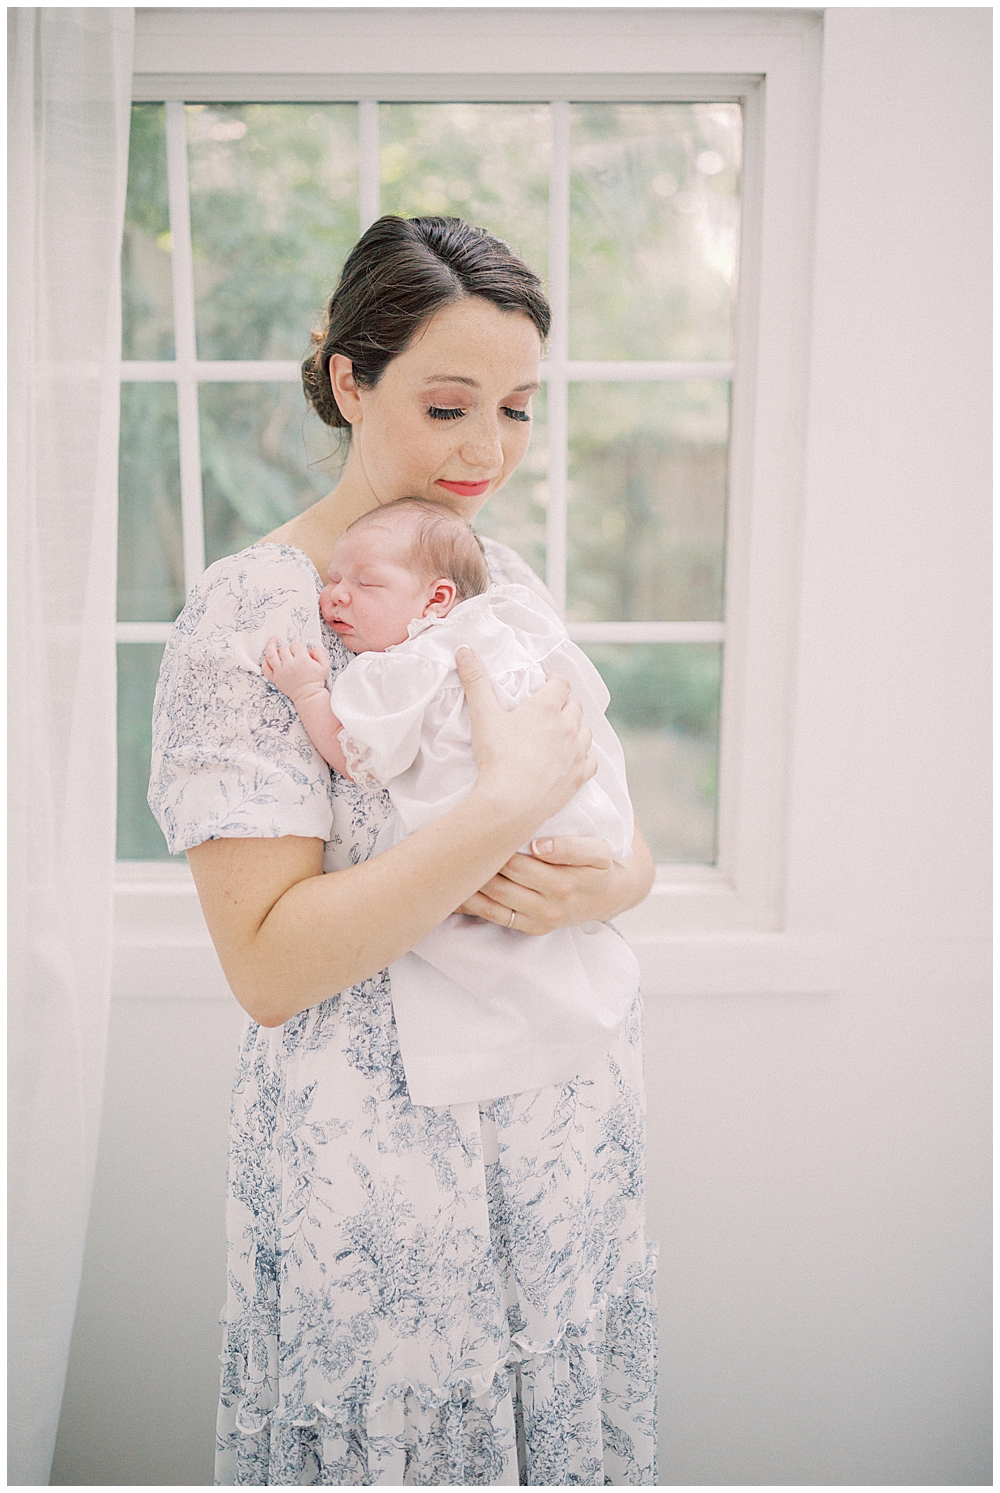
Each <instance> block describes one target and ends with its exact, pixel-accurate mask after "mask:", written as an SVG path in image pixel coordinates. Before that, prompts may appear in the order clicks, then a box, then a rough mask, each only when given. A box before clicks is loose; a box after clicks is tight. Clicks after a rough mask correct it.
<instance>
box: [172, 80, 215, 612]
mask: <svg viewBox="0 0 1000 1493" xmlns="http://www.w3.org/2000/svg"><path fill="white" fill-rule="evenodd" d="M166 135H167V199H168V203H169V209H170V250H171V252H170V260H171V276H172V281H173V297H174V349H175V354H176V370H175V371H176V378H177V436H178V444H179V449H180V477H181V533H182V536H183V547H184V589H185V592H190V590H191V587H192V586H193V585H194V584H195V583H196V582H197V581H198V580H199V579H200V577H201V575H202V573H203V572H204V569H205V521H204V514H203V510H202V491H201V439H200V432H199V428H198V382H197V378H198V372H197V357H198V353H197V343H196V337H195V319H194V260H193V256H192V252H191V206H190V197H189V185H188V159H187V130H186V125H185V116H184V104H183V103H181V102H179V101H176V100H171V101H170V102H168V103H167V105H166Z"/></svg>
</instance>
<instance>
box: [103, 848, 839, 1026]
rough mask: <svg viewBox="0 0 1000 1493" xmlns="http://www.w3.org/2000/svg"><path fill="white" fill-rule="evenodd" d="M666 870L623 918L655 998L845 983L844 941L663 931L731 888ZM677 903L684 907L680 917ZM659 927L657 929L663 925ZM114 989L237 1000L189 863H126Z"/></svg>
mask: <svg viewBox="0 0 1000 1493" xmlns="http://www.w3.org/2000/svg"><path fill="white" fill-rule="evenodd" d="M684 869H685V871H690V872H691V873H692V874H691V877H690V879H689V880H687V881H686V882H679V881H678V880H677V879H676V878H677V875H678V871H679V870H680V868H666V869H664V870H662V871H661V873H660V880H659V881H658V883H657V886H656V887H654V890H653V892H652V894H651V895H650V897H649V898H647V900H646V902H645V903H643V904H642V906H641V907H638V908H635V909H634V910H633V911H632V912H630V913H627V914H626V915H625V916H624V917H623V918H621V919H619V920H618V921H619V925H620V927H621V929H622V932H623V933H625V935H626V936H627V938H628V940H629V943H630V944H631V946H632V948H633V949H634V950H635V953H636V956H637V958H638V960H639V967H640V969H641V971H642V982H643V989H644V991H645V993H646V995H647V996H648V997H651V998H653V999H658V998H660V997H664V996H671V995H695V996H697V995H706V996H709V995H816V994H823V993H830V992H833V991H835V990H836V989H837V988H838V987H839V984H840V978H839V971H838V963H839V961H838V955H837V948H836V945H835V944H834V943H833V942H832V941H831V940H828V939H822V938H816V937H806V936H800V935H796V934H790V933H783V932H774V931H771V932H767V931H765V932H760V931H754V930H751V929H739V928H737V929H732V928H730V929H725V928H720V927H714V928H712V927H701V928H697V929H691V928H686V927H684V926H678V927H677V928H676V930H674V929H670V930H667V929H665V928H664V927H663V917H664V912H665V911H666V912H668V913H669V912H674V913H677V921H678V923H681V922H682V912H683V910H684V909H685V908H688V909H689V908H690V907H691V906H694V905H696V904H698V903H699V902H703V903H704V902H706V901H710V899H712V898H716V899H717V901H718V904H719V906H720V908H721V907H722V906H724V905H725V903H726V902H727V900H728V898H730V897H731V896H733V895H734V894H733V893H732V889H731V888H729V887H727V886H726V885H725V883H723V882H721V880H719V879H717V877H716V873H714V872H711V871H710V870H709V869H708V868H690V867H689V868H684ZM678 909H681V910H682V912H681V913H678ZM658 925H659V926H658ZM112 994H113V997H114V998H115V999H117V1000H220V999H223V1000H229V999H231V998H232V997H231V996H230V993H229V988H228V986H227V985H226V981H225V977H224V975H223V973H222V969H221V967H220V965H219V961H218V959H217V957H216V954H215V950H214V949H213V947H212V942H211V939H210V938H209V936H208V930H207V928H206V927H205V922H204V919H203V918H202V915H201V909H200V907H199V905H198V898H197V894H196V892H195V889H194V882H193V880H192V878H191V873H190V871H189V870H188V868H187V867H186V866H185V865H175V864H169V863H164V864H157V863H138V862H133V863H128V862H124V863H121V864H119V867H118V881H117V886H116V891H115V956H114V975H113V982H112Z"/></svg>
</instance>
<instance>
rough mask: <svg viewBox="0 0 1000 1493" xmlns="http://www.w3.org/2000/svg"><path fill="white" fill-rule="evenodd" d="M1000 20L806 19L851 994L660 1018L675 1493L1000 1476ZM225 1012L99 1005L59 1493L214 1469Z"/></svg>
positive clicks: (817, 658)
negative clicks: (819, 69) (814, 120)
mask: <svg viewBox="0 0 1000 1493" xmlns="http://www.w3.org/2000/svg"><path fill="white" fill-rule="evenodd" d="M989 28H990V12H989V11H988V10H986V9H978V10H959V9H948V10H944V9H920V10H906V9H898V10H887V9H868V10H860V9H859V10H852V9H833V10H829V11H827V12H826V29H825V41H824V60H823V113H822V129H821V141H820V165H819V190H818V218H817V226H816V281H815V295H814V307H813V338H812V358H811V385H810V419H809V431H808V468H807V478H806V484H805V492H804V503H803V512H802V533H801V551H802V586H801V616H800V629H799V633H800V651H799V667H798V681H797V697H796V712H795V734H794V742H795V748H794V755H793V770H792V775H791V780H790V782H789V795H790V804H791V831H790V838H789V845H788V886H789V899H788V909H787V912H788V926H789V928H790V929H792V930H800V931H803V932H808V933H816V934H824V933H826V934H830V935H833V936H839V937H840V938H841V940H842V947H843V959H842V967H841V980H840V984H839V987H838V989H837V990H836V991H835V992H834V993H831V994H830V995H811V996H789V995H783V996H774V997H761V996H758V997H750V996H729V997H724V998H723V997H719V998H712V997H708V996H699V997H691V998H680V997H659V998H657V999H655V1000H654V1001H651V1002H650V1009H649V1011H648V1023H649V1044H648V1060H647V1072H648V1078H649V1099H650V1103H649V1129H650V1169H649V1177H650V1223H651V1231H652V1233H653V1234H654V1235H656V1236H658V1237H659V1239H660V1244H661V1256H660V1258H661V1276H660V1285H659V1295H660V1305H661V1312H662V1318H663V1333H662V1344H663V1352H662V1394H661V1481H662V1482H664V1483H667V1484H723V1485H724V1484H742V1483H762V1484H787V1483H802V1484H813V1483H823V1484H852V1483H865V1484H918V1485H919V1484H952V1485H954V1484H976V1483H988V1482H989V1481H990V1470H989V1461H988V1443H987V1437H988V1424H989V1419H988V1417H989V1400H988V1394H989V1390H988V1364H989V1357H988V1355H989V1336H988V1319H987V1315H986V1313H987V1309H988V1308H987V1291H988V1278H989V1277H988V1271H989V1234H988V1228H989V1211H988V1208H989V1203H988V1178H989V1170H988V1144H989V1141H988V1135H989V1131H988V1125H989V1110H988V1073H987V1065H988V1061H989V1057H988V1054H989V1031H988V1019H989V1018H988V1004H987V1001H988V993H989V987H988V944H987V938H988V926H987V921H986V919H987V887H988V862H987V826H988V803H989V782H988V770H989V769H988V757H987V745H988V741H987V733H988V727H987V718H986V701H987V698H988V677H987V666H988V658H987V641H986V623H987V618H988V607H989V593H988V553H989V544H988V525H989V513H990V508H989V503H990V483H989V479H990V470H989V457H988V439H987V432H988V428H989V420H990V408H991V407H990V398H989V378H990V365H989V348H988V332H987V327H988V307H989V295H990V268H991V265H990V255H989V246H988V232H989V229H988V202H989V197H988V193H989V181H990V172H989V107H990V84H989V76H988V69H989V59H990V34H989ZM237 1024H238V1013H237V1012H236V1010H235V1007H234V1006H230V1005H228V1004H227V1003H226V1002H225V1001H218V1000H203V1001H196V1000H181V1001H163V1000H159V999H157V1000H146V1001H143V1000H139V999H135V1000H120V1001H118V1002H117V1003H116V1005H115V1010H114V1018H113V1023H112V1047H111V1057H110V1064H109V1074H108V1090H107V1100H106V1115H105V1123H104V1131H103V1135H102V1149H101V1157H100V1162H99V1175H98V1184H97V1192H96V1195H95V1200H94V1208H93V1215H92V1221H91V1230H90V1236H89V1243H88V1254H87V1261H86V1265H85V1272H84V1284H83V1290H82V1295H81V1302H80V1309H79V1312H78V1319H77V1328H76V1334H75V1337H74V1346H73V1353H72V1358H71V1364H70V1377H69V1383H68V1386H67V1393H66V1400H65V1404H64V1410H63V1418H62V1424H61V1427H60V1437H59V1444H58V1447H57V1453H56V1464H55V1470H54V1474H53V1478H52V1481H53V1483H58V1484H76V1485H79V1484H112V1485H114V1484H123V1483H131V1484H160V1485H163V1484H196V1483H206V1484H207V1483H209V1482H210V1481H211V1457H212V1446H211V1438H212V1425H213V1421H214V1395H215V1379H216V1360H215V1356H214V1355H215V1354H216V1353H217V1351H218V1331H217V1328H216V1326H215V1318H216V1314H217V1310H218V1307H219V1305H220V1304H221V1299H222V1294H223V1265H222V1248H223V1246H222V1176H223V1167H224V1126H225V1115H226V1112H227V1109H228V1096H227V1093H226V1087H227V1081H228V1075H229V1072H230V1070H231V1066H232V1053H233V1045H234V1043H235V1033H236V1028H237ZM151 1095H153V1096H155V1100H154V1103H153V1104H151V1103H150V1096H151Z"/></svg>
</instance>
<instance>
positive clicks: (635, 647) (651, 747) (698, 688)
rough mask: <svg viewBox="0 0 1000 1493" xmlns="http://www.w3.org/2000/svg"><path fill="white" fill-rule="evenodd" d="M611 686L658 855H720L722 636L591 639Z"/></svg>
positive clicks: (632, 787)
mask: <svg viewBox="0 0 1000 1493" xmlns="http://www.w3.org/2000/svg"><path fill="white" fill-rule="evenodd" d="M584 651H585V652H586V653H587V654H589V656H590V658H591V659H592V660H593V661H594V663H595V664H596V665H597V668H598V669H599V670H600V671H601V674H602V675H603V676H604V682H605V684H606V685H607V686H608V689H609V691H610V693H611V704H610V706H609V707H608V719H609V721H610V722H611V724H612V725H613V726H614V728H615V730H616V731H617V732H618V735H619V737H620V738H621V743H622V746H623V747H624V749H625V763H626V767H627V770H628V784H629V791H630V793H631V795H632V802H633V804H634V806H635V812H636V817H637V818H638V821H639V825H640V827H641V829H642V832H643V834H644V835H645V837H646V839H647V840H648V842H649V846H650V849H651V850H652V852H653V855H654V857H655V859H656V860H657V861H659V862H661V863H662V862H685V861H686V862H692V861H693V862H704V863H706V864H709V865H710V864H712V863H714V861H715V856H716V845H715V817H716V816H715V809H716V780H717V777H718V760H719V687H720V683H721V673H722V648H721V646H720V645H719V644H718V643H587V644H586V645H585V647H584Z"/></svg>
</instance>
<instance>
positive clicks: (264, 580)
mask: <svg viewBox="0 0 1000 1493" xmlns="http://www.w3.org/2000/svg"><path fill="white" fill-rule="evenodd" d="M487 554H488V558H489V562H490V566H491V569H492V571H493V574H494V577H495V578H496V579H497V580H498V581H518V582H521V583H522V584H525V583H527V584H532V585H534V586H535V587H536V588H538V587H539V586H540V582H539V581H538V580H537V577H535V576H534V575H533V574H532V572H530V571H529V570H528V568H527V566H525V564H524V562H523V561H521V560H520V559H519V558H518V557H517V556H516V555H515V554H514V553H513V551H511V550H508V549H506V547H504V546H501V545H497V544H495V543H491V542H490V541H487ZM321 584H322V583H321V581H320V579H319V577H318V575H317V574H316V571H315V570H314V568H313V566H312V564H311V563H310V561H309V560H308V558H307V557H306V556H305V555H304V554H303V553H302V552H301V551H299V550H297V549H292V548H289V547H287V546H283V545H276V544H257V545H253V546H251V548H250V549H247V550H244V551H243V552H242V553H241V554H238V555H234V556H232V557H230V558H228V559H225V560H220V561H219V562H218V563H217V564H215V565H213V566H212V567H211V568H210V569H209V570H208V571H207V572H206V574H205V576H204V578H203V579H202V581H201V583H200V584H199V585H198V586H197V588H196V589H195V590H194V591H193V592H192V595H191V598H190V601H189V602H188V605H187V606H186V607H185V609H184V611H183V612H182V613H181V615H180V617H179V618H178V620H177V623H176V625H175V627H174V629H173V632H172V634H171V638H170V642H169V643H168V645H167V648H166V652H165V654H164V659H163V667H162V670H161V674H160V683H159V687H158V689H157V694H156V706H155V719H154V741H153V771H152V781H151V784H150V804H151V807H152V809H153V812H154V813H155V814H156V817H157V819H158V820H159V823H160V825H161V826H162V828H163V831H164V833H165V835H166V837H167V841H168V844H169V845H170V849H171V850H172V851H174V852H178V851H182V850H186V849H189V848H190V847H191V846H193V845H198V844H200V843H201V842H202V841H203V840H206V839H209V838H218V837H229V836H257V837H262V836H263V837H266V836H276V835H306V836H316V837H319V838H321V839H322V840H324V841H325V842H326V849H325V855H324V866H325V869H326V870H328V871H333V870H337V869H340V868H342V867H346V866H350V865H354V864H356V863H357V862H359V861H361V860H363V859H365V857H366V856H367V855H368V853H369V850H370V848H371V845H372V842H373V841H374V838H375V835H376V833H377V832H378V829H379V827H380V825H381V824H382V822H383V821H384V819H385V817H386V815H387V813H388V807H389V806H388V799H387V797H386V795H385V794H384V792H382V791H374V792H373V791H372V790H370V789H362V788H359V787H356V786H355V785H353V784H351V783H349V782H347V781H346V780H345V779H343V778H340V777H338V776H337V775H336V774H332V773H331V772H330V770H329V768H328V767H327V765H326V763H325V762H323V760H322V759H321V758H320V757H319V756H318V755H317V754H316V752H315V751H314V749H313V747H312V745H311V743H310V742H309V740H308V738H307V736H306V734H305V732H304V730H303V729H302V726H301V724H300V723H299V721H298V717H297V716H296V714H295V711H294V709H293V708H292V706H291V705H290V704H289V702H288V701H287V700H286V699H285V697H284V696H283V695H282V694H280V693H279V692H278V691H277V690H275V689H273V688H271V687H270V686H269V685H268V684H267V683H266V681H265V680H264V678H263V675H262V674H261V671H260V657H261V653H262V651H263V647H264V644H265V642H266V640H267V638H268V637H270V636H271V635H272V634H274V635H277V636H278V637H280V638H282V639H283V640H284V638H286V637H287V638H291V637H298V636H303V637H306V638H311V639H317V640H320V641H322V642H323V643H324V645H325V647H326V648H327V650H328V651H329V653H330V655H331V658H332V659H333V666H334V669H338V668H341V667H343V665H344V664H345V663H346V662H347V660H348V658H349V657H350V655H348V654H346V653H345V651H344V650H343V647H342V644H341V643H340V640H339V638H337V637H336V636H335V635H334V634H332V633H331V632H330V631H329V630H328V629H327V628H326V627H325V625H324V624H323V623H322V621H321V619H320V617H319V612H318V608H317V605H316V599H317V596H318V593H319V591H320V589H321ZM643 1109H644V1104H643V1082H642V1027H641V1011H640V1008H639V1005H638V1003H637V1004H636V1006H635V1008H634V1009H633V1011H632V1013H631V1016H630V1017H629V1018H628V1020H627V1021H626V1022H625V1023H624V1024H623V1026H622V1027H620V1028H619V1030H618V1032H617V1033H616V1036H615V1039H614V1041H613V1043H612V1046H611V1049H610V1051H609V1052H608V1053H607V1054H606V1056H605V1057H603V1058H602V1059H601V1060H600V1061H599V1062H597V1063H595V1064H594V1065H593V1067H592V1069H591V1070H590V1071H586V1072H581V1073H580V1074H579V1076H578V1077H577V1078H575V1079H574V1080H573V1081H572V1082H571V1083H567V1084H563V1085H561V1086H553V1087H550V1088H545V1089H541V1090H537V1091H534V1092H529V1093H523V1094H518V1095H515V1096H513V1097H509V1098H505V1099H500V1100H495V1101H493V1102H491V1103H489V1104H483V1105H480V1104H460V1105H454V1106H452V1107H451V1108H436V1109H434V1108H428V1107H421V1106H415V1105H413V1104H411V1103H410V1101H409V1098H408V1096H407V1092H406V1082H405V1078H404V1075H403V1069H402V1064H401V1062H400V1056H399V1047H398V1043H397V1040H396V1032H395V1026H394V1023H393V1015H392V1002H391V995H390V989H389V980H388V976H387V974H386V973H385V972H384V971H383V972H382V973H381V974H379V975H376V976H374V977H373V978H372V979H369V980H364V981H362V982H361V984H359V985H356V986H354V987H352V988H351V989H350V990H345V991H342V992H341V994H340V995H337V996H333V997H331V998H330V999H329V1000H326V1001H323V1002H322V1003H321V1004H320V1005H318V1006H314V1007H312V1008H311V1009H309V1010H307V1011H303V1012H301V1013H300V1014H299V1015H297V1016H294V1017H293V1018H292V1019H291V1020H290V1021H286V1022H285V1024H284V1025H283V1026H281V1027H276V1028H272V1029H267V1028H264V1027H260V1026H258V1025H257V1024H256V1023H255V1022H253V1021H251V1020H249V1018H248V1020H247V1022H246V1025H245V1028H244V1033H243V1038H242V1044H241V1049H240V1054H239V1061H238V1065H237V1072H236V1080H235V1085H234V1089H233V1103H232V1118H231V1133H230V1154H229V1181H228V1186H229V1192H228V1251H229V1253H228V1299H227V1302H226V1306H225V1309H224V1313H223V1318H222V1320H223V1325H224V1328H225V1341H224V1352H223V1355H222V1364H223V1373H222V1393H221V1400H220V1406H219V1422H218V1443H217V1462H216V1483H217V1484H260V1485H292V1486H294V1485H298V1484H305V1483H315V1484H320V1485H353V1484H369V1483H377V1484H383V1485H389V1486H400V1485H409V1484H414V1485H423V1486H439V1485H449V1484H465V1485H473V1486H492V1485H505V1484H517V1483H524V1484H535V1485H546V1486H549V1487H552V1486H577V1485H586V1486H600V1485H603V1484H653V1483H655V1481H656V1450H655V1448H656V1309H655V1300H654V1295H653V1255H654V1250H653V1247H652V1246H651V1245H650V1244H649V1243H648V1242H647V1239H646V1231H645V1219H644V1197H643V1165H644V1155H643Z"/></svg>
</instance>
